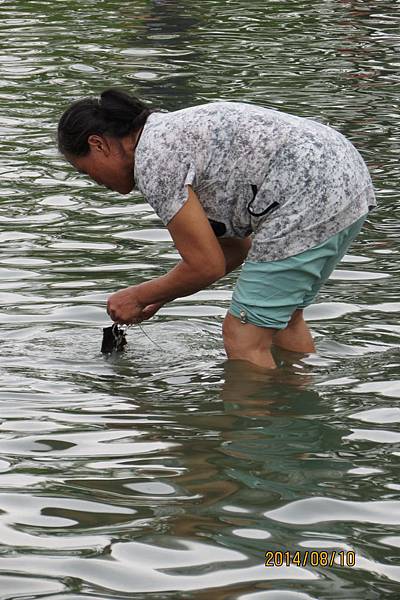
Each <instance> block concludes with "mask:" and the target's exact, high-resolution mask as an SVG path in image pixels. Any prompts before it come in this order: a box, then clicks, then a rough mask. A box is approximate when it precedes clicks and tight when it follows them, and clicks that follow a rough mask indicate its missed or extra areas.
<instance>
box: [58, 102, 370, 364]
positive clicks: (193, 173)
mask: <svg viewBox="0 0 400 600" xmlns="http://www.w3.org/2000/svg"><path fill="white" fill-rule="evenodd" d="M58 144H59V149H60V151H61V152H62V153H63V154H64V155H65V157H66V158H67V160H68V161H69V162H70V163H71V164H72V165H73V166H74V167H75V168H76V169H78V170H79V171H81V172H83V173H86V174H87V175H89V177H91V178H92V179H94V180H95V181H96V182H98V183H99V184H101V185H104V186H106V187H108V188H110V189H112V190H114V191H117V192H119V193H121V194H127V193H129V192H130V191H132V189H133V188H134V186H135V183H136V185H137V187H138V188H139V190H140V191H141V192H142V193H143V195H144V196H145V198H146V199H147V201H148V202H149V203H150V204H151V205H152V207H153V208H154V209H155V211H156V213H157V214H158V216H159V217H160V218H161V219H162V221H163V222H164V224H165V225H166V226H167V228H168V230H169V232H170V234H171V236H172V238H173V240H174V242H175V245H176V247H177V249H178V251H179V253H180V255H181V257H182V260H181V261H180V262H179V263H178V264H177V265H176V266H175V267H174V268H173V269H171V271H169V272H168V273H167V274H165V275H163V276H161V277H158V278H156V279H153V280H152V281H146V282H144V283H141V284H139V285H134V286H131V287H128V288H126V289H123V290H120V291H118V292H116V293H115V294H113V295H112V296H111V297H110V299H109V301H108V313H109V315H110V317H111V318H112V319H113V321H115V322H117V323H138V322H140V321H142V320H144V319H148V318H150V317H152V316H153V315H154V314H155V313H156V312H157V311H158V310H159V309H160V307H161V306H163V304H165V303H166V302H169V301H171V300H174V299H175V298H179V297H182V296H187V295H189V294H192V293H194V292H196V291H198V290H201V289H203V288H205V287H207V286H208V285H210V284H211V283H213V282H214V281H217V280H218V279H220V278H221V277H223V276H224V275H225V274H226V273H229V272H230V271H232V270H233V269H234V268H236V267H238V266H239V265H241V264H242V263H243V262H244V261H245V263H244V266H243V269H242V272H241V274H240V276H239V279H238V282H237V285H236V288H235V290H234V293H233V298H232V303H231V306H230V309H229V311H228V314H227V316H226V318H225V321H224V328H223V334H224V343H225V349H226V352H227V355H228V358H231V359H241V360H247V361H250V362H251V363H253V364H256V365H259V366H261V367H266V368H274V367H275V362H274V360H273V357H272V354H271V346H272V344H276V345H277V346H279V347H281V348H284V349H286V350H291V351H296V352H303V353H304V352H305V353H306V352H313V351H314V343H313V339H312V336H311V333H310V331H309V329H308V327H307V325H306V323H305V321H304V319H303V310H304V308H305V307H306V306H308V305H309V304H311V303H312V302H313V301H314V298H315V296H316V295H317V293H318V291H319V289H320V287H321V285H322V284H323V283H324V282H325V281H326V280H327V279H328V277H329V275H330V273H331V272H332V270H333V269H334V267H335V265H336V264H337V262H338V261H339V260H340V259H341V258H342V256H343V255H344V254H345V252H346V251H347V249H348V247H349V245H350V243H351V242H352V240H353V239H354V237H355V236H356V235H357V233H358V232H359V230H360V229H361V227H362V224H363V222H364V220H365V218H366V215H367V213H368V210H369V209H370V208H372V207H373V206H375V197H374V192H373V188H372V183H371V179H370V176H369V173H368V169H367V167H366V165H365V163H364V161H363V160H362V158H361V156H360V155H359V153H358V152H357V151H356V149H355V148H354V147H353V146H352V144H351V143H350V142H349V141H348V140H346V139H345V138H344V137H343V136H342V135H341V134H340V133H338V132H337V131H335V130H333V129H331V128H330V127H327V126H325V125H322V124H320V123H317V122H314V121H312V120H309V119H304V118H300V117H295V116H292V115H289V114H285V113H282V112H279V111H276V110H270V109H267V108H263V107H260V106H255V105H251V104H244V103H238V102H217V103H210V104H206V105H201V106H195V107H191V108H186V109H184V110H178V111H175V112H170V113H162V112H151V111H150V110H149V109H148V108H147V107H146V105H145V104H143V103H142V102H141V101H139V100H138V99H137V98H135V97H132V96H129V95H128V94H126V93H123V92H120V91H117V90H108V91H105V92H103V94H102V95H101V97H100V98H87V99H84V100H80V101H78V102H76V103H74V104H73V105H72V106H70V107H69V108H68V109H67V110H66V112H65V113H64V115H63V116H62V118H61V120H60V123H59V127H58Z"/></svg>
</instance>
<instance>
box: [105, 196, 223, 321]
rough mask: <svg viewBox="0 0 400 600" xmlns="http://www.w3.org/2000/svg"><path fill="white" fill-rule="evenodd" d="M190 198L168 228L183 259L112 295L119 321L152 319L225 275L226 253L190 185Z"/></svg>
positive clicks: (111, 305)
mask: <svg viewBox="0 0 400 600" xmlns="http://www.w3.org/2000/svg"><path fill="white" fill-rule="evenodd" d="M188 190H189V192H188V200H187V201H186V203H185V204H184V206H183V207H182V208H181V209H180V210H179V211H178V213H177V214H176V215H175V216H174V217H173V219H172V220H171V221H170V222H169V224H168V230H169V232H170V234H171V236H172V239H173V240H174V243H175V246H176V248H177V250H178V252H179V254H180V255H181V257H182V260H181V261H180V262H179V263H178V264H177V265H176V266H175V267H174V268H173V269H171V271H169V272H168V273H166V274H165V275H162V276H161V277H157V278H156V279H153V280H151V281H146V282H144V283H141V284H139V285H135V286H131V287H129V288H125V289H123V290H120V291H119V292H116V293H115V294H113V295H112V296H111V297H110V298H109V300H108V304H107V311H108V314H109V315H110V317H111V318H112V319H113V320H114V321H116V322H118V323H131V322H134V321H140V320H142V319H145V318H149V316H151V313H152V314H154V312H156V311H155V310H154V311H151V310H149V309H148V310H147V312H146V311H145V310H143V309H145V307H149V308H150V305H155V306H158V307H159V306H161V305H162V304H164V303H165V302H169V301H171V300H174V299H175V298H179V297H181V296H188V295H189V294H193V293H194V292H197V291H199V290H201V289H203V288H205V287H207V286H209V285H210V284H211V283H213V282H214V281H216V280H217V279H220V278H221V277H223V275H225V272H226V268H227V264H226V261H225V255H224V252H223V250H222V248H221V245H220V244H219V243H218V240H217V238H216V237H215V235H214V232H213V230H212V228H211V226H210V224H209V222H208V219H207V216H206V214H205V212H204V210H203V207H202V206H201V204H200V201H199V199H198V197H197V195H196V194H195V192H194V191H193V190H192V188H190V187H189V188H188Z"/></svg>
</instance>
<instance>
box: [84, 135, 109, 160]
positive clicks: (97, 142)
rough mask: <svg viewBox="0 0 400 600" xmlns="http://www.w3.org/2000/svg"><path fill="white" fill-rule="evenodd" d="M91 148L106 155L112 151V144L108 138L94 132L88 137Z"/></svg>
mask: <svg viewBox="0 0 400 600" xmlns="http://www.w3.org/2000/svg"><path fill="white" fill-rule="evenodd" d="M88 144H89V148H90V150H91V151H92V152H102V153H103V154H105V156H108V154H109V153H110V146H109V144H108V142H107V140H106V139H105V138H104V137H103V136H101V135H97V134H96V133H93V134H92V135H89V137H88Z"/></svg>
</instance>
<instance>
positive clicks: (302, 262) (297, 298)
mask: <svg viewBox="0 0 400 600" xmlns="http://www.w3.org/2000/svg"><path fill="white" fill-rule="evenodd" d="M366 217H367V215H365V216H363V217H361V218H360V219H358V221H356V222H355V223H353V224H352V225H350V226H349V227H347V228H346V229H344V230H343V231H340V232H339V233H337V234H336V235H334V236H332V237H331V238H329V239H327V240H326V241H325V242H323V243H322V244H319V245H318V246H315V247H314V248H310V249H309V250H306V251H305V252H301V253H300V254H296V255H295V256H289V257H288V258H284V259H283V260H276V261H271V262H251V261H246V262H245V263H244V265H243V268H242V271H241V273H240V276H239V279H238V281H237V284H236V287H235V289H234V292H233V296H232V302H231V306H230V308H229V312H230V313H231V314H232V315H233V316H234V317H237V318H239V319H240V320H241V321H242V323H252V324H253V325H258V326H259V327H272V328H274V329H283V328H285V327H286V325H287V324H288V322H289V321H290V317H291V316H292V314H293V313H294V311H295V310H296V309H298V308H300V309H301V308H305V307H306V306H308V305H309V304H311V303H312V302H313V301H314V299H315V297H316V295H317V294H318V292H319V290H320V287H321V286H322V285H323V284H324V283H325V282H326V280H327V279H328V278H329V276H330V274H331V273H332V271H333V270H334V268H335V266H336V265H337V263H338V262H339V261H340V260H341V259H342V258H343V256H344V255H345V254H346V252H347V249H348V247H349V246H350V244H351V242H352V241H353V240H354V238H355V237H356V236H357V234H358V233H359V231H360V229H361V227H362V225H363V223H364V221H365V219H366Z"/></svg>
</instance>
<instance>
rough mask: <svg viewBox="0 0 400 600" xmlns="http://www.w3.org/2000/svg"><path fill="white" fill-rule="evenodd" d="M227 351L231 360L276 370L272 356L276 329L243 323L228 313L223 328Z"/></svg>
mask: <svg viewBox="0 0 400 600" xmlns="http://www.w3.org/2000/svg"><path fill="white" fill-rule="evenodd" d="M222 331H223V335H224V345H225V351H226V354H227V356H228V358H229V359H231V360H247V361H248V362H251V363H253V364H254V365H256V366H258V367H262V368H265V369H275V368H276V364H275V361H274V359H273V358H272V354H271V344H272V338H273V335H274V333H275V332H276V329H271V328H268V327H258V326H257V325H252V324H251V323H242V322H241V321H240V319H237V318H236V317H234V316H233V315H232V314H230V313H227V315H226V317H225V320H224V324H223V327H222Z"/></svg>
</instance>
